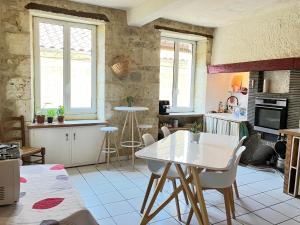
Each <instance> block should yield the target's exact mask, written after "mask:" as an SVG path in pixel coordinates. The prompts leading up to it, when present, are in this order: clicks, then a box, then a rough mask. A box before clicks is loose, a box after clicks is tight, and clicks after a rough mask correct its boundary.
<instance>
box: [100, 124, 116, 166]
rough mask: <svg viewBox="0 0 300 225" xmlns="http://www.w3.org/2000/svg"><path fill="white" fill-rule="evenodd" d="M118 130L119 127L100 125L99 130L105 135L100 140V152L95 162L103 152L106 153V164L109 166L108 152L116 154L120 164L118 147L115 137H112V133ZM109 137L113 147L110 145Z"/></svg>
mask: <svg viewBox="0 0 300 225" xmlns="http://www.w3.org/2000/svg"><path fill="white" fill-rule="evenodd" d="M118 130H119V129H118V128H117V127H101V128H100V131H101V132H104V133H105V136H104V139H103V141H102V145H101V149H100V153H99V156H98V160H97V163H99V159H100V156H101V153H102V152H104V153H106V154H107V166H109V162H110V154H113V153H116V154H117V157H118V160H119V164H120V165H121V162H120V155H119V149H118V148H117V144H116V139H115V138H114V137H112V136H113V134H114V133H116V132H118ZM111 138H113V144H114V146H115V147H114V148H111V147H110V143H111Z"/></svg>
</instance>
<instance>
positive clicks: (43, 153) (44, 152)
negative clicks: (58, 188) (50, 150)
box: [41, 148, 46, 164]
mask: <svg viewBox="0 0 300 225" xmlns="http://www.w3.org/2000/svg"><path fill="white" fill-rule="evenodd" d="M41 155H42V164H45V155H46V149H45V148H41Z"/></svg>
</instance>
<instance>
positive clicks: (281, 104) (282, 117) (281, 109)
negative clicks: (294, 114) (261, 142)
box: [254, 97, 287, 135]
mask: <svg viewBox="0 0 300 225" xmlns="http://www.w3.org/2000/svg"><path fill="white" fill-rule="evenodd" d="M286 124H287V99H285V98H263V97H256V99H255V119H254V129H255V130H257V131H261V132H264V133H269V134H276V135H278V134H279V132H278V130H280V129H285V128H286Z"/></svg>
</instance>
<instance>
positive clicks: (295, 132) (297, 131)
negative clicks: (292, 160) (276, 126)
mask: <svg viewBox="0 0 300 225" xmlns="http://www.w3.org/2000/svg"><path fill="white" fill-rule="evenodd" d="M279 133H281V134H287V135H292V136H297V137H300V128H295V129H283V130H279Z"/></svg>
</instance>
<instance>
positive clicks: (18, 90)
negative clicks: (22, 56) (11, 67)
mask: <svg viewBox="0 0 300 225" xmlns="http://www.w3.org/2000/svg"><path fill="white" fill-rule="evenodd" d="M30 82H31V81H30V79H29V78H27V79H26V78H20V77H17V78H12V79H10V80H9V81H8V83H7V85H6V98H7V99H8V100H19V99H22V100H26V99H31V92H30V90H31V85H30Z"/></svg>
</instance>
